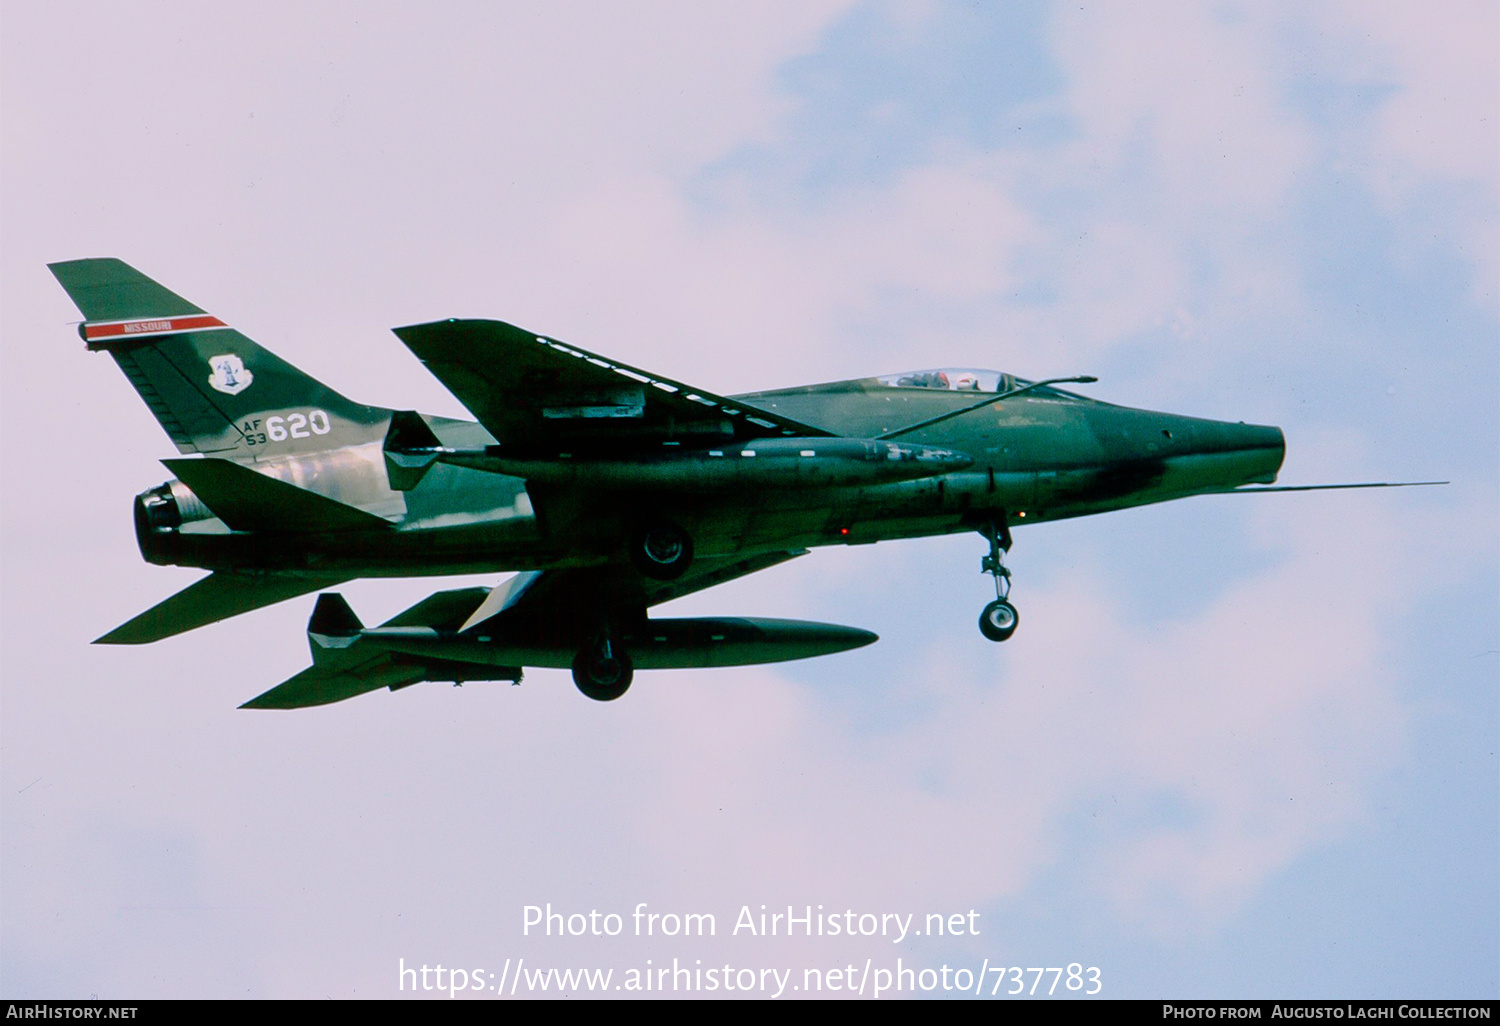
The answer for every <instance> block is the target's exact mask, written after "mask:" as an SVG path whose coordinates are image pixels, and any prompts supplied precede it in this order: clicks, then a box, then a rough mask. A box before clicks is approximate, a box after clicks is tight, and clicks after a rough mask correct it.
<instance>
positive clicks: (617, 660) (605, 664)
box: [573, 645, 635, 702]
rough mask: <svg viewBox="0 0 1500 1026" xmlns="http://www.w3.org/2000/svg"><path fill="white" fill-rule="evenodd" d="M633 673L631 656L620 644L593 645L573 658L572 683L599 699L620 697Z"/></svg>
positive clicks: (591, 696)
mask: <svg viewBox="0 0 1500 1026" xmlns="http://www.w3.org/2000/svg"><path fill="white" fill-rule="evenodd" d="M634 676H635V669H634V667H632V666H631V665H630V657H629V656H628V655H626V654H625V651H624V650H623V649H621V648H620V647H619V646H618V645H598V646H593V645H591V646H589V647H587V648H584V649H582V650H581V651H579V653H578V655H577V656H575V657H574V658H573V683H574V684H577V685H578V690H579V691H582V692H583V693H584V694H585V695H587V696H588V697H589V698H592V699H593V700H594V701H596V702H613V701H614V700H615V699H617V698H619V697H620V696H621V695H623V694H624V693H625V692H626V691H628V690H630V681H631V679H632V678H633V677H634Z"/></svg>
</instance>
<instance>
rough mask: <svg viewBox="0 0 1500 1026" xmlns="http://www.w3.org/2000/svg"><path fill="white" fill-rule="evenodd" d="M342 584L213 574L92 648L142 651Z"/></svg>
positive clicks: (338, 581)
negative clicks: (142, 647)
mask: <svg viewBox="0 0 1500 1026" xmlns="http://www.w3.org/2000/svg"><path fill="white" fill-rule="evenodd" d="M345 580H347V578H344V577H296V576H292V575H289V574H236V573H227V572H222V571H221V572H218V573H212V574H209V575H208V576H207V577H205V578H203V579H202V580H200V581H197V582H196V583H194V584H190V585H189V586H188V587H186V588H184V589H183V590H182V591H179V592H178V593H177V594H175V595H173V596H172V597H171V598H169V599H166V600H165V601H163V602H158V603H157V604H156V605H154V606H152V607H151V608H150V609H148V610H146V611H145V612H144V613H142V614H140V615H139V616H137V617H135V618H134V619H133V620H130V621H128V622H126V623H123V624H121V625H120V626H118V627H116V628H115V629H114V630H112V631H110V632H109V633H108V634H106V635H104V637H102V638H98V639H96V640H95V641H94V644H96V645H145V644H148V643H150V642H153V641H160V640H161V639H162V638H170V637H172V636H173V635H174V634H181V633H183V632H184V631H190V630H193V629H194V628H197V627H205V626H207V625H208V624H211V623H217V622H218V621H220V620H225V619H228V618H229V617H231V616H238V615H239V614H240V613H248V612H250V611H251V610H252V609H260V608H261V607H262V606H270V605H275V604H276V603H277V602H283V601H285V600H286V599H289V598H296V597H297V596H298V595H306V594H307V593H308V592H311V591H318V590H319V589H321V588H327V587H331V586H332V585H335V584H342V583H343V582H344V581H345Z"/></svg>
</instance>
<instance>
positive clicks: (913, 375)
mask: <svg viewBox="0 0 1500 1026" xmlns="http://www.w3.org/2000/svg"><path fill="white" fill-rule="evenodd" d="M875 380H876V381H878V382H879V383H880V384H882V385H885V386H887V387H888V388H936V389H942V390H944V391H948V392H1009V391H1010V390H1011V389H1012V388H1015V387H1016V385H1015V381H1016V379H1015V378H1014V377H1013V376H1012V375H1010V374H1001V373H1000V372H999V371H992V370H982V369H980V368H978V367H942V368H939V369H937V370H920V371H903V372H902V373H900V374H885V375H882V376H881V377H878V378H876V379H875Z"/></svg>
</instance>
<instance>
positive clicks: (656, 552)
mask: <svg viewBox="0 0 1500 1026" xmlns="http://www.w3.org/2000/svg"><path fill="white" fill-rule="evenodd" d="M630 561H631V562H632V563H634V564H635V568H636V569H637V570H639V571H640V572H641V573H643V574H645V575H646V576H647V577H650V578H651V579H652V580H656V581H675V580H677V578H679V577H681V576H682V575H683V574H684V573H685V572H686V571H687V568H688V565H689V564H690V563H692V561H693V538H692V536H691V535H689V534H688V533H687V532H686V531H684V530H683V529H682V528H680V527H678V526H677V525H676V524H674V523H672V521H670V520H658V521H656V522H654V523H650V524H647V525H646V526H644V527H642V528H641V529H640V530H638V531H636V532H635V534H634V535H633V536H632V537H631V539H630Z"/></svg>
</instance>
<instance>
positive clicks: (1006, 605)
mask: <svg viewBox="0 0 1500 1026" xmlns="http://www.w3.org/2000/svg"><path fill="white" fill-rule="evenodd" d="M982 533H983V534H984V536H985V538H986V539H988V540H989V543H990V554H989V555H988V556H985V557H984V558H983V559H981V560H980V561H979V569H980V570H981V571H982V572H983V573H987V574H989V575H990V576H991V577H993V578H994V579H995V601H993V602H991V603H990V604H989V605H987V606H985V607H984V611H983V612H981V613H980V614H979V633H981V634H983V635H984V636H985V637H986V638H989V639H990V640H991V641H1004V640H1005V639H1007V638H1009V637H1010V636H1011V635H1012V634H1014V633H1016V626H1017V625H1018V624H1019V623H1020V622H1021V614H1019V613H1017V612H1016V607H1015V606H1013V605H1011V604H1010V568H1009V567H1007V566H1006V565H1005V554H1006V553H1007V552H1009V551H1010V526H1009V525H1008V524H1007V523H1006V522H1005V516H1004V514H1001V515H1000V517H998V518H997V519H995V520H991V521H990V522H989V523H988V524H987V525H985V527H984V528H983V529H982Z"/></svg>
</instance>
